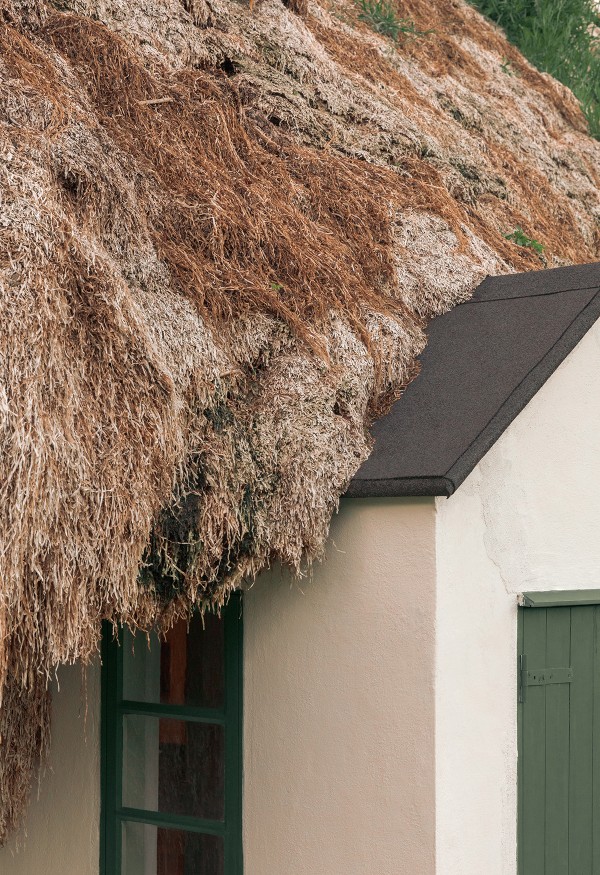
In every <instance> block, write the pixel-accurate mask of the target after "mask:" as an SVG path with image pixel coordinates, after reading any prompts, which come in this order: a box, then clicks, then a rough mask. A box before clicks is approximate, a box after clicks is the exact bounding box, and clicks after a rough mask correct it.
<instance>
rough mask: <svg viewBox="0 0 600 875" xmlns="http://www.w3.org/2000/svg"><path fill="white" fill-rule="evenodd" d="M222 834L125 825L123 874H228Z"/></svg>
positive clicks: (142, 824) (147, 825)
mask: <svg viewBox="0 0 600 875" xmlns="http://www.w3.org/2000/svg"><path fill="white" fill-rule="evenodd" d="M224 859H225V854H224V844H223V839H222V838H221V837H220V836H210V835H204V834H201V833H192V832H181V831H180V830H176V829H162V828H161V829H159V828H158V827H156V826H150V825H149V824H145V823H124V824H123V868H122V875H224V872H225V864H224Z"/></svg>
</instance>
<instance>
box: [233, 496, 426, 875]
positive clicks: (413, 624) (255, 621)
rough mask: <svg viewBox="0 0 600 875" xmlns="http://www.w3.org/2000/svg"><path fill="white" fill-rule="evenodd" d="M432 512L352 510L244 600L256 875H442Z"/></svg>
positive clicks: (392, 506)
mask: <svg viewBox="0 0 600 875" xmlns="http://www.w3.org/2000/svg"><path fill="white" fill-rule="evenodd" d="M434 526H435V515H434V505H433V501H432V500H427V499H421V500H414V499H413V500H411V499H409V500H403V501H398V500H394V499H378V500H372V501H367V500H361V499H356V500H353V501H347V502H345V503H344V504H343V505H342V509H341V511H340V514H339V516H338V517H337V518H336V519H335V520H334V523H333V526H332V532H331V543H330V548H329V551H328V554H327V559H326V561H325V562H324V563H323V564H322V565H321V566H320V567H317V568H315V571H314V575H313V578H312V579H310V580H306V581H303V582H302V583H301V584H300V585H298V584H297V583H290V580H289V578H286V577H284V578H283V579H282V578H281V576H278V575H277V574H276V573H274V574H271V575H269V576H268V578H262V579H261V580H260V581H259V582H258V583H257V584H256V586H255V587H254V589H252V590H251V591H250V592H249V593H248V594H247V596H246V599H245V660H246V662H245V677H246V689H245V714H246V729H245V781H244V793H245V801H244V854H245V875H342V873H343V875H371V873H373V875H374V873H377V875H400V873H404V872H405V873H407V875H409V873H410V875H417V873H418V875H433V873H434V872H435V762H434V706H435V702H434V695H433V682H434V659H435V529H434Z"/></svg>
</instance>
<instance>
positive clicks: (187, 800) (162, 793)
mask: <svg viewBox="0 0 600 875" xmlns="http://www.w3.org/2000/svg"><path fill="white" fill-rule="evenodd" d="M224 753H225V732H224V728H223V727H222V726H216V725H213V724H208V723H186V722H184V721H182V720H166V719H159V718H157V717H143V716H139V715H137V714H136V715H131V714H128V715H127V716H125V717H124V718H123V805H124V806H125V807H126V808H144V809H146V810H148V811H162V812H165V813H167V814H184V815H189V816H190V817H201V818H206V819H209V820H222V819H223V817H224V810H225V804H224V803H225V799H224Z"/></svg>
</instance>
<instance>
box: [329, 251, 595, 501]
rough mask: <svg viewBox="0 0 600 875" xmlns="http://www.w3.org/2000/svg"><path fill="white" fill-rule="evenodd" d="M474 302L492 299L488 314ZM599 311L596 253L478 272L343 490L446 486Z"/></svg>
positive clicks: (484, 448)
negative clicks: (582, 259) (544, 265)
mask: <svg viewBox="0 0 600 875" xmlns="http://www.w3.org/2000/svg"><path fill="white" fill-rule="evenodd" d="M573 295H575V296H577V297H575V298H572V296H573ZM543 298H545V299H546V301H547V305H546V302H544V301H543V300H541V299H543ZM527 299H536V301H533V300H532V301H531V307H530V308H528V309H527V308H526V310H523V305H525V304H526V300H527ZM559 299H562V301H563V302H564V303H559ZM567 300H569V301H570V302H571V303H569V304H567V303H566V302H567ZM518 301H521V302H522V303H521V304H520V305H519V306H516V305H517V302H518ZM502 302H507V303H506V304H503V303H502ZM511 302H514V305H515V307H516V309H515V307H513V303H511ZM478 304H488V305H491V306H492V307H495V308H496V309H495V310H492V311H489V315H485V316H484V315H483V314H484V313H486V311H487V308H483V309H482V308H481V307H479V306H475V305H478ZM532 308H533V309H532ZM477 314H480V316H479V317H478V316H477ZM482 319H483V321H482ZM598 319H600V264H598V263H596V264H589V265H576V266H573V267H567V268H559V269H554V270H545V271H537V272H534V273H529V274H512V275H507V276H502V277H489V278H487V279H486V280H484V281H483V283H481V285H480V286H479V287H478V288H477V289H476V290H475V293H474V294H473V297H472V299H471V300H469V301H466V302H465V303H464V304H460V305H459V306H458V307H455V308H454V310H452V311H450V313H449V314H447V315H445V316H441V317H438V319H436V320H434V322H433V323H432V326H431V329H430V332H431V343H430V344H428V346H427V348H426V350H425V353H424V355H423V361H422V373H421V375H420V376H419V377H417V378H416V381H415V382H414V383H413V384H412V385H411V386H409V388H408V390H407V392H406V394H405V395H404V396H403V397H402V398H401V399H400V400H399V401H398V402H396V404H395V405H394V407H393V408H392V411H391V412H390V414H388V416H387V417H384V418H383V420H380V421H379V422H378V423H376V424H375V427H374V433H375V436H376V443H375V449H374V451H373V453H372V455H371V457H370V458H369V459H368V460H367V462H365V463H364V464H363V466H362V467H361V469H360V470H359V471H358V473H357V474H356V476H355V477H354V479H353V480H352V482H351V484H350V487H349V489H348V491H347V493H346V494H347V495H348V496H350V497H380V496H388V497H393V496H398V497H401V496H407V497H408V496H446V497H449V496H450V495H452V494H453V493H454V492H455V490H456V489H457V488H458V487H459V486H460V485H461V483H462V482H463V481H464V480H465V478H466V477H467V476H468V475H469V474H470V472H471V471H472V470H473V468H474V467H475V466H476V465H477V464H478V462H479V461H480V460H481V459H482V458H483V456H484V455H485V454H486V453H487V452H488V450H489V449H490V448H491V447H492V445H493V444H494V443H495V442H496V441H497V440H498V438H499V437H500V435H501V434H502V433H503V432H504V431H505V430H506V428H507V427H508V426H509V425H510V423H511V422H512V421H513V419H515V417H516V416H518V414H519V413H520V412H521V410H523V408H524V407H525V406H526V405H527V404H528V402H529V401H530V400H531V399H532V398H533V396H534V395H535V394H536V393H537V392H538V391H539V390H540V389H541V387H542V386H543V385H544V383H545V382H546V380H548V378H549V377H550V376H551V375H552V373H553V372H554V371H555V370H556V369H557V368H558V366H559V365H560V364H561V363H562V361H563V360H564V359H565V358H566V357H567V356H568V355H569V353H570V352H571V351H572V350H573V349H574V348H575V346H576V345H577V344H578V343H579V341H580V340H581V339H582V338H583V337H584V335H585V334H586V333H587V331H588V330H589V329H590V328H591V327H592V325H593V324H594V323H595V322H596V321H597V320H598ZM536 320H537V321H536ZM495 325H497V328H494V326H495ZM537 325H539V326H540V330H539V332H538V331H537V330H536V326H537ZM457 326H458V327H457ZM481 331H483V334H480V332H481ZM490 331H491V332H492V333H491V334H490V333H489V332H490ZM552 336H554V339H553V340H552V342H551V344H550V345H548V343H547V341H548V339H549V338H551V337H552ZM471 338H472V339H473V342H471ZM488 338H489V339H490V344H489V345H488ZM470 355H473V356H474V358H473V361H472V362H470V361H469V356H470ZM513 355H516V356H517V359H516V360H514V361H515V365H514V367H513V366H512V362H513ZM519 362H520V363H519ZM496 363H498V365H496ZM471 365H472V367H471ZM523 366H524V367H523ZM469 368H471V374H472V376H473V379H470V378H469V376H468V370H469ZM479 368H480V369H481V370H479ZM465 369H467V370H465ZM461 373H462V377H461V376H460V375H461ZM478 374H481V376H480V377H478V376H477V375H478ZM511 375H512V376H511ZM512 380H514V382H511V381H512ZM489 381H491V382H489ZM492 383H495V385H492ZM503 386H504V388H502V387H503ZM499 387H500V390H501V391H502V392H503V393H504V397H498V395H499V392H498V388H499ZM490 392H492V393H494V394H491V395H490V394H489V393H490ZM465 393H466V394H465ZM488 396H489V397H488ZM486 397H487V400H486ZM493 398H497V401H496V402H493V401H491V400H490V399H493ZM463 399H468V400H467V403H466V405H465V403H463ZM494 403H496V404H497V406H494ZM473 411H475V414H473ZM477 411H479V412H477ZM467 415H468V416H469V417H470V418H468V419H465V418H464V417H465V416H467ZM488 417H490V418H488ZM469 423H472V425H473V426H475V428H473V429H470V425H469ZM444 435H446V436H448V437H447V438H444ZM461 443H462V446H461ZM453 448H454V449H453ZM444 469H445V470H444ZM386 475H387V476H386Z"/></svg>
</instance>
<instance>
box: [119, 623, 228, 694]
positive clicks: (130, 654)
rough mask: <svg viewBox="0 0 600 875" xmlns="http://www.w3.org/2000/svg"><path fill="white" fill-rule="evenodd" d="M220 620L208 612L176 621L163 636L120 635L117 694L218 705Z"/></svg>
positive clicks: (221, 684)
mask: <svg viewBox="0 0 600 875" xmlns="http://www.w3.org/2000/svg"><path fill="white" fill-rule="evenodd" d="M223 626H224V623H223V620H222V619H221V618H219V617H216V616H215V615H214V614H206V616H205V617H204V626H203V625H202V617H200V616H199V615H195V616H194V617H193V618H192V621H191V623H190V625H189V633H188V624H187V622H186V621H185V620H180V621H179V622H178V623H176V624H175V626H173V628H172V629H171V630H170V631H169V632H168V633H167V636H166V639H164V640H161V639H159V637H158V635H151V636H150V647H148V642H147V638H146V636H145V635H137V636H136V637H134V636H133V635H132V634H131V632H129V630H125V632H124V637H123V645H124V646H123V697H124V698H125V699H130V700H133V701H138V702H161V703H163V704H167V705H194V706H196V707H199V708H222V707H223V704H224V700H225V696H224V671H223V667H224V636H223Z"/></svg>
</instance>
